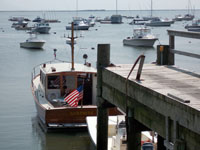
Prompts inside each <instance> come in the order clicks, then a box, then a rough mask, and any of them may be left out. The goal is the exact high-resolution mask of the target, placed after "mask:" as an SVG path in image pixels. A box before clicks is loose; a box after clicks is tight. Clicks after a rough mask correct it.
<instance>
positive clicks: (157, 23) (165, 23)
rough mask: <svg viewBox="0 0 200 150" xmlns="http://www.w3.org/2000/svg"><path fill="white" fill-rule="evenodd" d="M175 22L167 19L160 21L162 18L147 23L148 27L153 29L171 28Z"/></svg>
mask: <svg viewBox="0 0 200 150" xmlns="http://www.w3.org/2000/svg"><path fill="white" fill-rule="evenodd" d="M173 23H174V22H173V21H172V20H168V19H167V20H166V19H160V18H158V17H157V18H154V19H152V20H151V21H150V22H147V23H145V25H146V26H152V27H165V26H171V24H173Z"/></svg>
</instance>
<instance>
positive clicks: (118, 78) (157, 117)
mask: <svg viewBox="0 0 200 150" xmlns="http://www.w3.org/2000/svg"><path fill="white" fill-rule="evenodd" d="M168 34H169V45H158V46H157V58H156V63H154V64H143V62H144V60H143V59H144V57H145V56H142V57H141V59H140V62H139V61H138V62H139V63H138V64H137V65H135V64H134V65H135V66H134V67H133V64H115V65H114V64H110V45H109V44H100V45H98V58H97V70H98V79H97V89H98V90H97V98H98V117H97V150H100V149H101V150H106V149H107V126H108V113H107V111H108V108H111V107H117V108H118V109H119V110H121V111H123V112H124V114H125V115H126V122H127V149H128V150H141V144H140V141H141V131H155V132H157V133H158V143H157V149H158V150H197V149H200V75H199V74H197V73H194V72H190V71H188V70H184V69H181V68H177V67H176V66H175V64H174V62H175V60H174V59H175V57H174V55H175V54H179V55H184V56H189V57H193V58H194V59H196V58H197V59H199V58H200V55H199V54H192V53H189V52H182V51H180V50H175V36H180V37H186V38H197V39H200V34H199V33H193V32H184V31H173V30H168ZM133 68H134V69H133Z"/></svg>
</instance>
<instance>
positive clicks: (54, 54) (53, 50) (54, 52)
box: [53, 49, 57, 59]
mask: <svg viewBox="0 0 200 150" xmlns="http://www.w3.org/2000/svg"><path fill="white" fill-rule="evenodd" d="M53 51H54V59H56V51H57V49H53Z"/></svg>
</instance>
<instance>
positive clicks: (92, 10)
mask: <svg viewBox="0 0 200 150" xmlns="http://www.w3.org/2000/svg"><path fill="white" fill-rule="evenodd" d="M199 10H200V9H195V11H199ZM40 11H41V12H75V11H77V10H0V12H40ZM85 11H91V12H99V11H116V10H106V9H88V10H87V9H86V10H78V12H85ZM118 11H150V10H149V9H145V10H118ZM153 11H188V10H187V9H154V10H153Z"/></svg>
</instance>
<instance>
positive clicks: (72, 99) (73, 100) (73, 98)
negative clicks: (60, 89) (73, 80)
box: [64, 85, 83, 107]
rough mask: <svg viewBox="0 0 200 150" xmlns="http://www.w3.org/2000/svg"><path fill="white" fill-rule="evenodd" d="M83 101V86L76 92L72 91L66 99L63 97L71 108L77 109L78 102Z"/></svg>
mask: <svg viewBox="0 0 200 150" xmlns="http://www.w3.org/2000/svg"><path fill="white" fill-rule="evenodd" d="M81 99H83V86H82V85H81V86H79V87H78V88H77V89H76V90H74V91H72V92H71V93H70V94H69V95H68V96H67V97H65V99H64V100H65V101H66V102H67V103H68V104H69V105H70V106H71V107H77V106H78V102H79V100H81Z"/></svg>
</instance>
